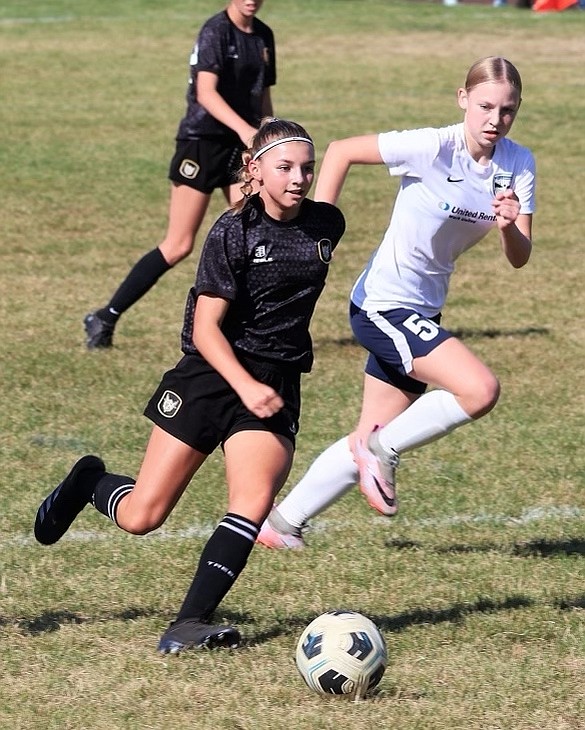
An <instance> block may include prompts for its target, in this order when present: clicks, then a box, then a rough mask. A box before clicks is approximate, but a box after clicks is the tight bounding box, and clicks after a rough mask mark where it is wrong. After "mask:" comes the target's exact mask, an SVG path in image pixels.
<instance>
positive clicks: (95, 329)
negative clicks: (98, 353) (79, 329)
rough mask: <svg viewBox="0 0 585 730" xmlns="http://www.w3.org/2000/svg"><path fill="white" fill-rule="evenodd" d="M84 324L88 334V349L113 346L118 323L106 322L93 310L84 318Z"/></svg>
mask: <svg viewBox="0 0 585 730" xmlns="http://www.w3.org/2000/svg"><path fill="white" fill-rule="evenodd" d="M83 326H84V327H85V334H86V335H87V349H88V350H96V349H98V348H106V347H112V344H113V339H114V328H115V326H116V325H113V324H110V323H109V322H105V321H104V320H103V319H100V318H99V317H98V316H97V314H96V313H95V312H91V313H90V314H86V315H85V317H84V318H83Z"/></svg>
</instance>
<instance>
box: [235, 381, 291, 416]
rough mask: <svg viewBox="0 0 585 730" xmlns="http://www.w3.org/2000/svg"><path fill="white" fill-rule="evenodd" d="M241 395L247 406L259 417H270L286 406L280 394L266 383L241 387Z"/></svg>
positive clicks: (255, 383)
mask: <svg viewBox="0 0 585 730" xmlns="http://www.w3.org/2000/svg"><path fill="white" fill-rule="evenodd" d="M239 396H240V398H241V399H242V403H243V404H244V405H245V406H246V408H247V409H248V410H249V411H251V412H252V413H253V414H254V415H255V416H258V418H270V417H271V416H274V415H275V414H276V413H278V411H279V410H280V409H281V408H282V407H283V406H284V401H283V400H282V398H281V397H280V395H279V394H278V393H277V392H276V391H275V390H274V389H273V388H271V387H270V386H269V385H265V384H264V383H259V382H254V383H252V384H251V385H247V386H246V387H245V388H242V389H240V392H239Z"/></svg>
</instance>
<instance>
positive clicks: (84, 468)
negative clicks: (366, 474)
mask: <svg viewBox="0 0 585 730" xmlns="http://www.w3.org/2000/svg"><path fill="white" fill-rule="evenodd" d="M244 162H245V166H244V168H243V170H244V171H245V173H244V174H245V184H244V186H243V187H242V191H243V192H244V195H245V196H246V197H245V198H244V200H242V201H241V202H240V204H238V205H237V206H235V207H234V209H233V210H231V211H228V212H226V213H224V214H223V215H222V216H221V217H220V218H219V219H218V220H217V222H216V223H215V224H214V226H213V227H212V229H211V231H210V233H209V235H208V237H207V240H206V242H205V245H204V247H203V250H202V253H201V260H200V264H199V268H198V271H197V277H196V281H195V285H194V287H193V288H192V289H191V291H190V293H189V297H188V300H187V306H186V311H185V319H184V324H183V330H182V350H183V353H184V356H183V357H182V359H181V360H180V361H179V363H178V364H177V365H176V366H175V367H174V368H173V369H172V370H170V371H169V372H167V373H166V374H165V375H164V376H163V379H162V381H161V384H160V386H159V388H158V389H157V390H156V392H155V393H154V395H153V397H152V398H151V400H150V402H149V403H148V405H147V407H146V410H145V414H146V415H147V416H148V418H150V419H151V420H152V421H153V422H154V424H155V425H154V428H153V431H152V435H151V437H150V441H149V443H148V447H147V450H146V454H145V456H144V460H143V463H142V467H141V469H140V473H139V475H138V478H137V479H136V481H134V480H133V479H131V478H130V477H127V476H121V475H118V474H112V473H109V472H106V470H105V466H104V464H103V462H102V461H101V459H99V458H98V457H96V456H84V457H83V458H82V459H80V460H79V461H78V462H77V463H76V464H75V466H74V467H73V469H72V470H71V472H70V473H69V475H68V476H67V477H66V478H65V480H64V481H63V482H62V483H61V484H60V485H59V486H58V487H57V488H56V489H55V490H54V491H53V492H52V493H51V494H50V495H49V496H48V497H47V498H46V499H45V500H44V502H43V503H42V504H41V506H40V508H39V510H38V513H37V518H36V522H35V537H36V538H37V540H38V541H39V542H41V543H43V544H45V545H50V544H52V543H54V542H56V541H57V540H59V539H60V538H61V537H62V535H63V534H64V533H65V532H66V531H67V529H68V528H69V526H70V525H71V523H72V522H73V520H74V519H75V517H76V516H77V515H78V513H79V512H80V511H81V510H82V509H83V508H84V507H85V505H86V504H88V503H90V502H91V503H92V504H93V506H94V507H95V508H96V509H97V510H99V511H100V512H102V513H103V514H105V515H106V516H108V517H109V518H110V519H112V520H113V521H114V522H115V523H116V524H117V525H118V526H119V527H121V528H122V529H124V530H126V531H128V532H131V533H135V534H139V535H142V534H146V533H148V532H150V531H152V530H154V529H156V528H157V527H159V526H160V525H161V524H162V523H163V522H164V521H165V519H166V518H167V517H168V515H169V514H170V512H171V511H172V509H173V507H174V506H175V505H176V503H177V501H178V500H179V498H180V497H181V495H182V493H183V492H184V490H185V488H186V487H187V485H188V484H189V482H190V481H191V479H192V477H193V475H194V474H195V472H196V471H197V470H198V469H199V467H200V466H201V465H202V464H203V462H204V461H205V459H206V458H207V456H208V455H209V454H210V453H211V452H212V451H214V449H216V448H217V446H219V445H221V446H222V448H223V450H224V455H225V462H226V479H227V485H228V511H227V514H226V515H225V516H224V517H223V519H222V520H221V522H220V524H219V526H218V527H217V528H216V530H215V532H214V533H213V535H212V536H211V538H210V539H209V541H208V542H207V544H206V546H205V548H204V550H203V553H202V555H201V558H200V561H199V566H198V568H197V572H196V574H195V577H194V579H193V582H192V584H191V586H190V588H189V590H188V592H187V595H186V597H185V600H184V602H183V605H182V607H181V609H180V610H179V613H178V615H177V617H176V620H175V621H174V622H173V623H172V624H171V625H170V627H169V628H168V630H167V631H166V632H165V633H164V634H163V636H162V638H161V639H160V642H159V646H158V648H159V651H161V652H163V653H168V652H173V653H175V652H178V651H181V650H182V649H186V648H191V647H201V646H207V647H215V646H237V644H238V643H239V640H240V635H239V632H238V631H237V629H235V628H234V627H232V626H223V625H220V626H212V625H210V623H209V621H210V620H211V617H212V614H213V611H214V610H215V609H216V608H217V606H218V605H219V603H220V602H221V600H222V599H223V597H224V596H225V594H226V593H227V592H228V591H229V590H230V588H231V587H232V585H233V583H234V581H235V580H236V578H237V577H238V576H239V574H240V573H241V571H242V570H243V569H244V567H245V565H246V562H247V559H248V556H249V554H250V552H251V550H252V547H253V546H254V542H255V540H256V537H257V535H258V530H259V527H260V525H261V524H262V521H263V520H264V518H265V517H266V515H267V514H268V511H269V510H270V507H271V506H272V502H273V498H274V495H275V494H276V493H277V492H278V491H279V490H280V489H281V487H282V485H283V484H284V482H285V480H286V478H287V475H288V473H289V470H290V467H291V462H292V457H293V451H294V444H295V434H296V432H297V429H298V419H299V413H300V375H301V373H302V372H307V371H309V370H310V369H311V365H312V362H313V352H312V343H311V337H310V334H309V322H310V320H311V317H312V314H313V311H314V308H315V304H316V302H317V299H318V297H319V295H320V293H321V291H322V289H323V287H324V285H325V278H326V276H327V271H328V264H329V262H330V261H331V256H332V252H333V249H334V248H335V246H336V245H337V243H338V241H339V239H340V238H341V236H342V234H343V232H344V229H345V221H344V218H343V215H342V213H341V212H340V211H339V209H338V208H336V207H335V206H333V205H331V204H329V203H316V202H314V201H312V200H306V195H307V193H308V192H309V188H310V187H311V184H312V182H313V175H314V147H313V143H312V141H311V139H310V138H309V137H308V135H307V133H306V132H305V130H304V129H303V128H302V127H300V126H299V125H298V124H295V123H293V122H287V121H283V120H269V121H267V122H266V123H265V124H263V126H262V127H261V128H260V130H259V131H258V133H257V134H256V135H255V137H254V140H253V144H252V147H251V149H250V151H249V152H246V153H245V155H244ZM253 183H256V184H257V185H259V186H260V192H259V193H255V194H251V191H252V184H253Z"/></svg>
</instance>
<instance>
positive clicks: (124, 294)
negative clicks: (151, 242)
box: [96, 247, 171, 324]
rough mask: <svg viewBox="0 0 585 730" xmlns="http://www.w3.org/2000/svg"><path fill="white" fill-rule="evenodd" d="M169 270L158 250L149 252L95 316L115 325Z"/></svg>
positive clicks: (135, 265) (131, 270)
mask: <svg viewBox="0 0 585 730" xmlns="http://www.w3.org/2000/svg"><path fill="white" fill-rule="evenodd" d="M170 268H171V266H170V264H168V263H167V260H166V259H165V257H164V256H163V255H162V253H161V250H160V248H158V247H157V248H154V249H153V250H152V251H149V252H148V253H147V254H145V255H144V256H143V257H142V258H141V259H140V260H139V261H137V262H136V263H135V264H134V266H133V267H132V268H131V269H130V273H129V274H128V276H127V277H126V278H125V279H124V281H123V282H122V283H121V284H120V286H119V287H118V289H117V291H116V293H115V294H114V296H113V297H112V298H111V299H110V302H109V304H108V305H107V307H104V308H103V309H98V310H97V312H96V315H97V316H98V317H99V318H100V319H102V320H104V322H108V323H110V324H115V323H116V321H117V320H118V317H119V316H120V315H121V314H123V313H124V312H125V311H126V310H127V309H130V307H131V306H132V305H133V304H135V303H136V302H137V301H138V300H139V299H140V298H141V297H143V296H144V295H145V294H146V292H147V291H149V290H150V289H152V287H153V286H154V285H155V284H156V282H157V281H158V280H159V279H160V277H161V276H162V275H163V274H164V273H165V272H167V271H168V270H169V269H170Z"/></svg>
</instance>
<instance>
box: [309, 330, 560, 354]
mask: <svg viewBox="0 0 585 730" xmlns="http://www.w3.org/2000/svg"><path fill="white" fill-rule="evenodd" d="M449 332H451V334H452V335H453V336H454V337H457V338H459V339H460V340H472V339H480V338H485V339H488V340H494V339H496V338H499V337H532V336H534V335H538V336H539V337H546V336H547V335H548V334H549V333H550V330H549V329H548V327H520V328H518V329H510V330H506V329H497V328H494V329H465V328H462V329H449ZM328 345H337V346H338V347H358V346H360V345H359V342H358V341H357V340H356V339H355V337H351V336H350V337H336V338H329V337H319V338H318V339H316V340H315V343H314V346H315V349H318V348H319V347H325V346H328Z"/></svg>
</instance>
